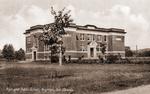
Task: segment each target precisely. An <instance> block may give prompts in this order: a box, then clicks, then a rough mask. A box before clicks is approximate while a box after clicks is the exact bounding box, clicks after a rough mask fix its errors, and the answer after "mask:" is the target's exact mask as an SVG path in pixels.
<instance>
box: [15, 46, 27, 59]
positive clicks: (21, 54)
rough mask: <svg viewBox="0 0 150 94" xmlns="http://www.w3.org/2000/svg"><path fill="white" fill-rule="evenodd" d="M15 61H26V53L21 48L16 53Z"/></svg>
mask: <svg viewBox="0 0 150 94" xmlns="http://www.w3.org/2000/svg"><path fill="white" fill-rule="evenodd" d="M15 59H17V60H25V51H24V50H23V49H22V48H20V49H19V50H18V51H15Z"/></svg>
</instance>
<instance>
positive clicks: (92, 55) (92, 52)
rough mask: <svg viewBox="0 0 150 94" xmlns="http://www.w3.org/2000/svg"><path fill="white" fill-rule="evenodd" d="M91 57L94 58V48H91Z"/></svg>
mask: <svg viewBox="0 0 150 94" xmlns="http://www.w3.org/2000/svg"><path fill="white" fill-rule="evenodd" d="M90 57H94V48H90Z"/></svg>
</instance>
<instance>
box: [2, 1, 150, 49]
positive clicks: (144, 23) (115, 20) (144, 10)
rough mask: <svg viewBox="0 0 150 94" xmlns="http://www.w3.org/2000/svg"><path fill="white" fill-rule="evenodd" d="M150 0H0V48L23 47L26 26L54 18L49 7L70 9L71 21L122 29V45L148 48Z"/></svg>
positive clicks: (149, 46) (50, 20)
mask: <svg viewBox="0 0 150 94" xmlns="http://www.w3.org/2000/svg"><path fill="white" fill-rule="evenodd" d="M149 5H150V0H0V49H2V48H3V46H4V44H9V43H11V44H13V46H14V48H15V49H16V50H18V49H19V48H23V49H25V35H24V34H23V33H24V32H25V30H27V29H28V28H30V27H31V26H34V25H38V24H41V25H43V24H47V23H51V22H52V21H53V17H52V15H51V14H50V7H51V6H53V7H54V9H55V10H57V11H58V10H61V9H63V8H64V7H66V9H67V10H71V15H72V18H73V19H74V22H75V23H76V24H79V25H86V24H93V25H96V26H98V27H102V28H122V29H125V31H126V32H127V33H126V36H125V45H126V46H130V47H131V49H135V48H136V45H137V46H138V48H139V49H143V48H150V43H149V40H150V37H149V36H150V31H149V30H150V8H149Z"/></svg>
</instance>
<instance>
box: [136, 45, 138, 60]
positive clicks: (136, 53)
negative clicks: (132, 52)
mask: <svg viewBox="0 0 150 94" xmlns="http://www.w3.org/2000/svg"><path fill="white" fill-rule="evenodd" d="M137 56H138V45H136V57H137Z"/></svg>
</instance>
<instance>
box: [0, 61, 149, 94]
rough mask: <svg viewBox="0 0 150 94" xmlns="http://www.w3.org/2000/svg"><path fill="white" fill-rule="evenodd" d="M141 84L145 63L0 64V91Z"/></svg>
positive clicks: (93, 91)
mask: <svg viewBox="0 0 150 94" xmlns="http://www.w3.org/2000/svg"><path fill="white" fill-rule="evenodd" d="M3 66H4V68H3ZM145 84H150V65H148V64H145V65H142V64H66V65H63V66H62V67H59V66H58V64H35V63H26V64H18V63H14V64H3V63H0V94H99V93H101V92H109V91H114V90H121V89H127V88H131V87H136V86H140V85H145Z"/></svg>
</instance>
